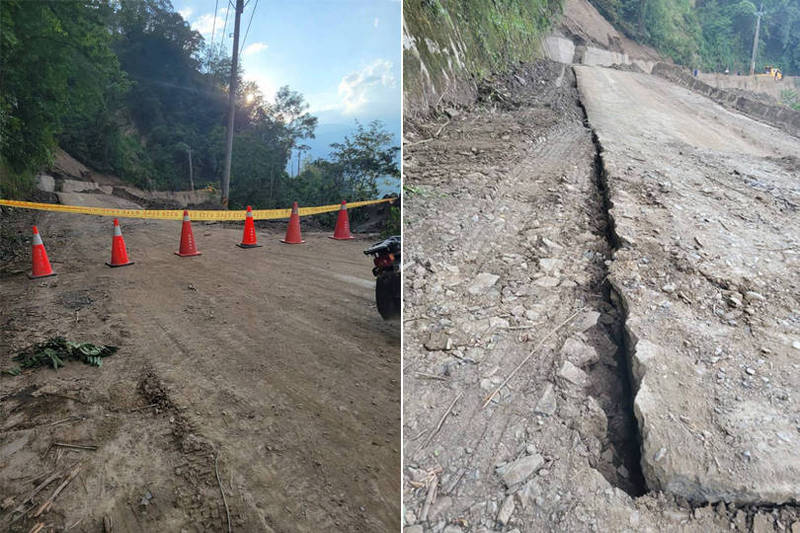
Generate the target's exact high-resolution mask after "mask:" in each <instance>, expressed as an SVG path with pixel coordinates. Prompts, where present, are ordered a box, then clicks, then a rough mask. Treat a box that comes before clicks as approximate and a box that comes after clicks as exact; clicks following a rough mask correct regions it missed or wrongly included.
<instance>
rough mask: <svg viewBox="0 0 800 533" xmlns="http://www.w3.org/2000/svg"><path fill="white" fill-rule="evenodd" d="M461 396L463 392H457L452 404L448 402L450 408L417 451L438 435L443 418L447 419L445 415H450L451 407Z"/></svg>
mask: <svg viewBox="0 0 800 533" xmlns="http://www.w3.org/2000/svg"><path fill="white" fill-rule="evenodd" d="M463 395H464V391H461V392H459V393H458V394H457V395H456V397H455V398H453V401H452V402H450V406H449V407H448V408H447V410H446V411H445V412H444V414H443V415H442V418H440V419H439V423H438V424H436V428H434V430H433V431H432V432H431V434H430V435H428V438H427V439H425V442H423V443H422V444H421V445H420V447H419V448H417V451H420V450H421V449H422V448H424V447H425V446H427V445H428V444H430V442H431V441H432V440H433V437H435V436H436V434H437V433H439V430H440V429H442V425H443V424H444V420H445V418H447V415H449V414H450V411H452V410H453V406H454V405H455V404H456V402H457V401H458V400H459V399H460V398H461V397H462V396H463Z"/></svg>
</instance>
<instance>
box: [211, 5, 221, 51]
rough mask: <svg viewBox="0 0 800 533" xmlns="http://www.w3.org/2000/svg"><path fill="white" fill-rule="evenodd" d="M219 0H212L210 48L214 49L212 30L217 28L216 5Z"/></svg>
mask: <svg viewBox="0 0 800 533" xmlns="http://www.w3.org/2000/svg"><path fill="white" fill-rule="evenodd" d="M218 4H219V0H214V21H213V22H212V23H211V50H214V30H216V29H217V5H218Z"/></svg>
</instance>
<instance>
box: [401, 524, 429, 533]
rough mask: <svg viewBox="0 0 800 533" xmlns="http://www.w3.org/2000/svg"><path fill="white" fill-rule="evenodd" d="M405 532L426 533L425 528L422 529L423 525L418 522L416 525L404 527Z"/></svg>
mask: <svg viewBox="0 0 800 533" xmlns="http://www.w3.org/2000/svg"><path fill="white" fill-rule="evenodd" d="M403 533H425V530H424V529H422V526H421V525H419V524H417V525H415V526H408V527H404V528H403Z"/></svg>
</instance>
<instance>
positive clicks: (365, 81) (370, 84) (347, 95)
mask: <svg viewBox="0 0 800 533" xmlns="http://www.w3.org/2000/svg"><path fill="white" fill-rule="evenodd" d="M395 83H396V81H395V79H394V75H393V74H392V62H391V61H388V60H386V59H377V60H375V61H373V62H372V63H371V64H369V65H367V66H366V67H364V68H362V69H361V70H359V71H357V72H351V73H350V74H348V75H347V76H345V77H344V78H342V81H341V82H340V83H339V98H341V100H342V105H343V107H344V112H345V113H353V112H354V111H357V110H358V109H360V108H361V107H362V106H363V105H364V104H366V103H367V102H369V99H370V96H371V95H372V93H374V92H375V91H376V89H380V88H381V87H394V86H395Z"/></svg>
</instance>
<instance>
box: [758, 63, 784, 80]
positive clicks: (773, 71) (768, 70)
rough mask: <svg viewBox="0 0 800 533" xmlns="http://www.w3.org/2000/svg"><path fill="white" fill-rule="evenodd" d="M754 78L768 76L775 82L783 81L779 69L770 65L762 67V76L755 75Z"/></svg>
mask: <svg viewBox="0 0 800 533" xmlns="http://www.w3.org/2000/svg"><path fill="white" fill-rule="evenodd" d="M756 76H758V77H762V76H769V77H770V78H773V79H775V80H776V81H778V80H781V79H783V72H781V69H780V68H778V67H773V66H771V65H767V66H766V67H764V73H763V74H756Z"/></svg>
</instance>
